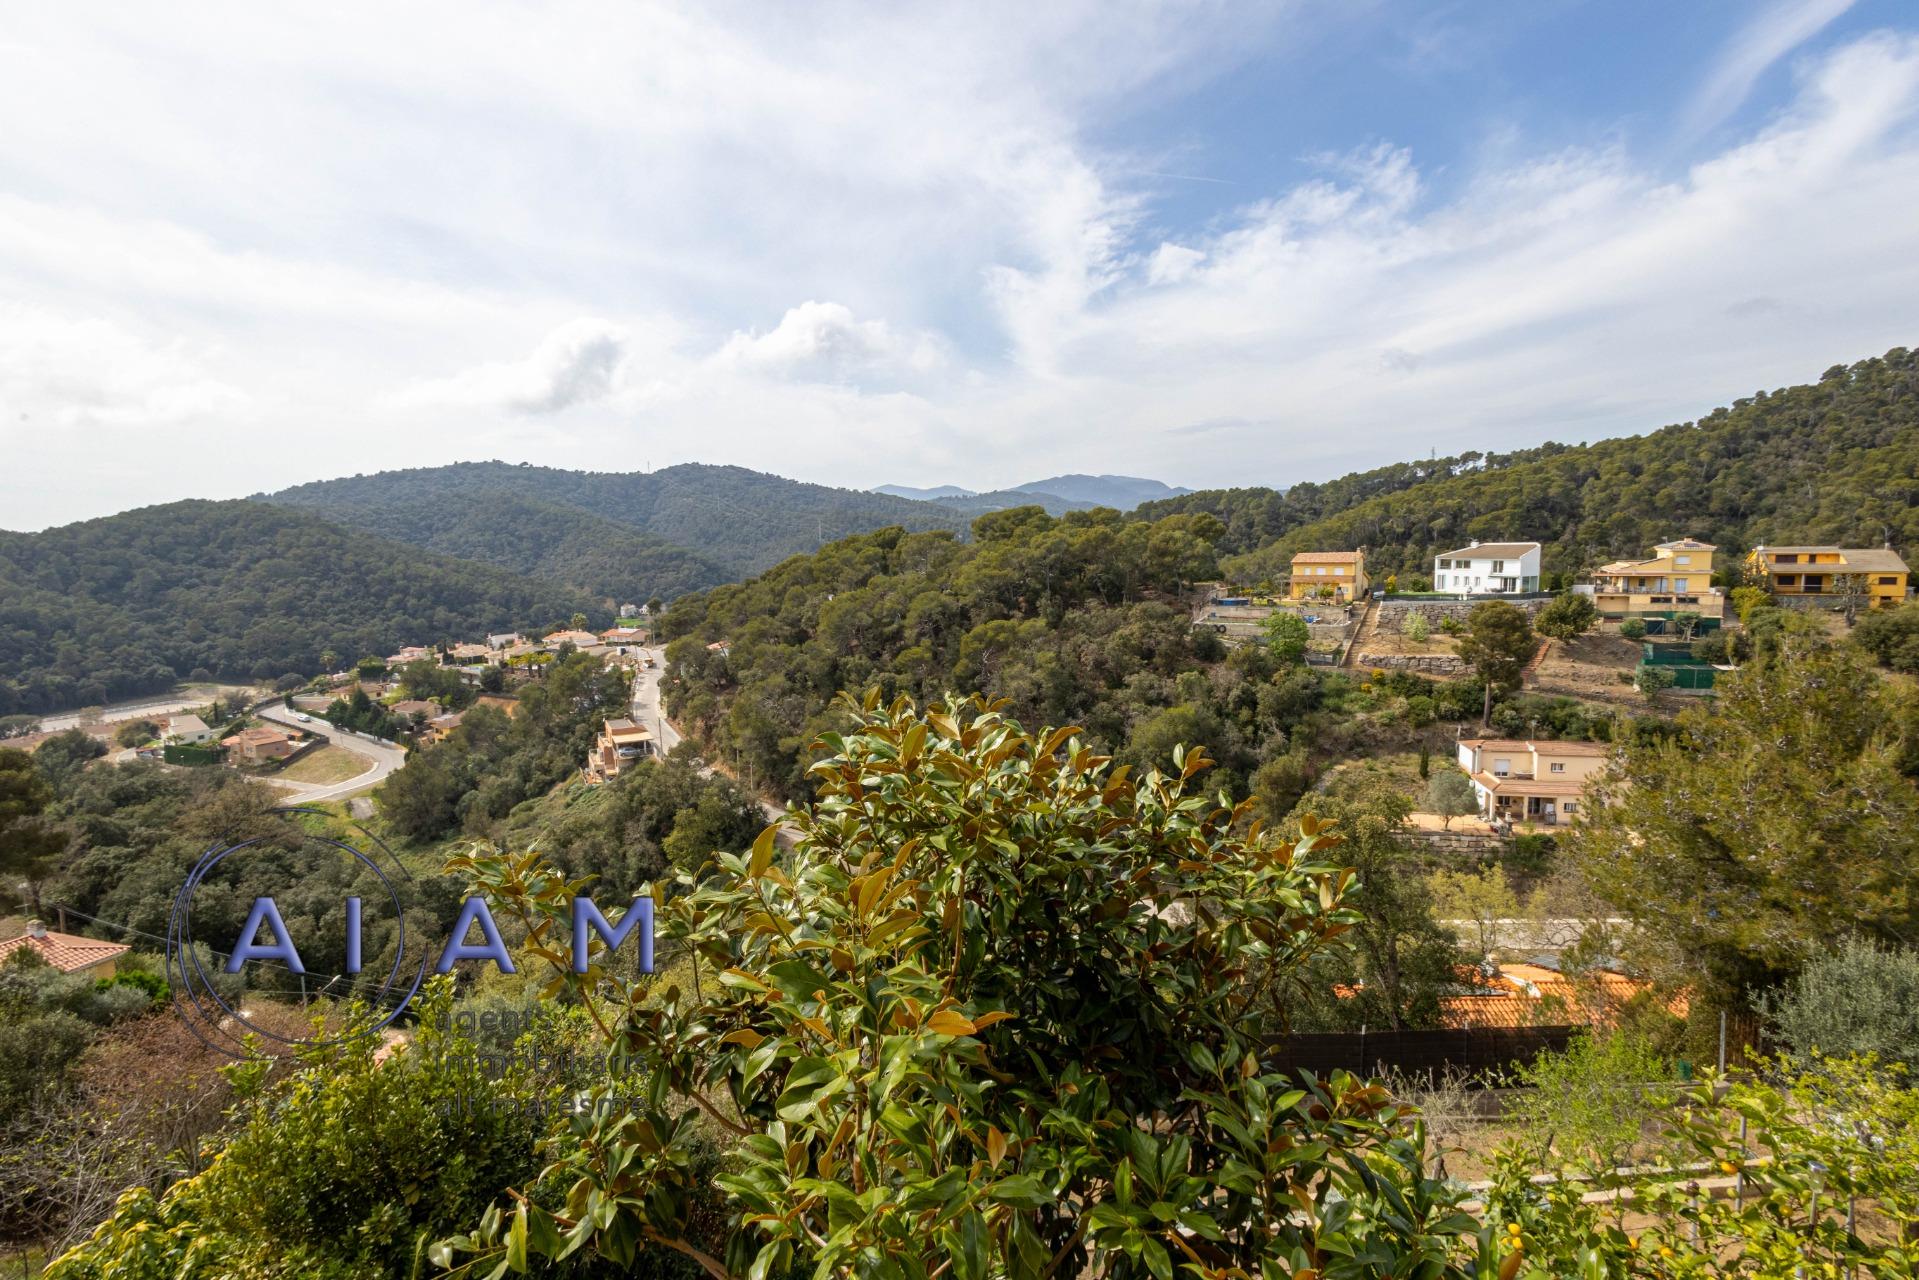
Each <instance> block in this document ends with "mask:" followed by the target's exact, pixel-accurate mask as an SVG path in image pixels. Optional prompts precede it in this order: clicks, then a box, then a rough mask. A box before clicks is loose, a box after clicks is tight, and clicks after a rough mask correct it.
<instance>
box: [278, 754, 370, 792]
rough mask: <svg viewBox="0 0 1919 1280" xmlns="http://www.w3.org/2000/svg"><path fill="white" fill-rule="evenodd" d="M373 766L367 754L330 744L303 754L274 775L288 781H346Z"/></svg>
mask: <svg viewBox="0 0 1919 1280" xmlns="http://www.w3.org/2000/svg"><path fill="white" fill-rule="evenodd" d="M372 767H373V766H372V764H371V762H369V761H368V760H367V758H366V757H365V756H362V755H355V754H354V753H353V752H351V751H348V750H347V749H346V748H345V747H336V746H331V745H329V746H324V747H321V748H319V749H318V750H317V751H314V752H313V753H312V754H310V755H304V756H301V757H300V758H299V759H298V760H295V761H294V762H293V763H292V764H290V765H288V766H287V767H286V768H284V769H282V770H280V772H278V773H276V774H274V775H273V776H274V777H276V778H284V779H286V780H287V781H288V782H314V783H332V782H345V781H346V780H347V779H349V778H357V777H359V776H360V775H361V774H363V773H365V772H366V771H367V770H368V769H370V768H372Z"/></svg>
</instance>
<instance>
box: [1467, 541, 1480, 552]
mask: <svg viewBox="0 0 1919 1280" xmlns="http://www.w3.org/2000/svg"><path fill="white" fill-rule="evenodd" d="M1478 545H1479V539H1478V538H1474V539H1473V540H1472V541H1471V542H1469V543H1467V544H1466V548H1467V550H1469V551H1470V550H1471V549H1472V548H1474V547H1476V546H1478Z"/></svg>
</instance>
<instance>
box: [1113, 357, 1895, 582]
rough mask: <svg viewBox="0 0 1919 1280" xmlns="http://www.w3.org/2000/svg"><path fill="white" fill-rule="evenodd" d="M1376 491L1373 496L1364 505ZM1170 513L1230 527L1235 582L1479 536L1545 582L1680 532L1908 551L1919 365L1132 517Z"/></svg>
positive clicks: (1420, 567) (1867, 368)
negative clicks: (1581, 434)
mask: <svg viewBox="0 0 1919 1280" xmlns="http://www.w3.org/2000/svg"><path fill="white" fill-rule="evenodd" d="M1422 471H1423V472H1425V473H1426V474H1418V473H1419V472H1422ZM1369 482H1370V483H1374V484H1378V485H1380V486H1382V487H1381V488H1380V489H1379V490H1378V491H1377V492H1375V493H1372V494H1367V493H1366V492H1365V488H1366V485H1367V483H1369ZM1329 494H1330V495H1332V496H1333V501H1331V502H1327V501H1326V500H1325V499H1326V498H1327V497H1328V496H1329ZM1295 495H1298V497H1297V499H1296V498H1295ZM1167 509H1176V510H1208V511H1213V512H1214V513H1215V514H1217V515H1219V516H1220V517H1221V518H1222V519H1223V520H1225V521H1226V523H1227V526H1228V536H1227V539H1226V542H1225V549H1227V550H1230V551H1233V552H1239V553H1241V554H1239V555H1237V556H1236V557H1234V558H1232V559H1229V560H1228V562H1227V563H1226V565H1225V568H1226V569H1227V571H1228V572H1229V573H1231V574H1232V575H1233V576H1234V577H1236V578H1238V579H1241V580H1244V581H1257V580H1259V579H1261V578H1265V577H1271V576H1275V575H1278V574H1283V573H1284V572H1285V571H1286V568H1287V565H1288V563H1289V562H1290V560H1291V557H1292V555H1293V553H1294V552H1295V551H1301V550H1308V549H1322V550H1323V549H1341V550H1343V549H1347V548H1352V547H1360V546H1363V547H1366V548H1367V549H1368V550H1369V552H1370V553H1371V554H1370V561H1371V566H1372V568H1373V569H1374V572H1375V575H1376V576H1377V575H1380V574H1385V573H1393V572H1397V573H1429V572H1430V571H1431V566H1432V557H1433V556H1434V555H1435V554H1437V553H1438V552H1440V551H1442V550H1446V549H1448V548H1450V547H1456V546H1461V545H1463V544H1465V543H1466V542H1468V541H1470V540H1471V539H1474V538H1478V539H1480V540H1482V541H1492V540H1498V539H1527V540H1530V541H1537V542H1540V543H1543V544H1545V565H1544V567H1545V569H1546V571H1547V572H1549V573H1575V572H1578V571H1580V570H1582V569H1586V568H1590V567H1592V566H1593V565H1595V564H1598V563H1601V562H1604V561H1606V560H1609V559H1612V558H1614V557H1616V556H1622V555H1631V554H1634V553H1643V552H1644V551H1645V549H1646V548H1647V547H1648V546H1650V545H1651V544H1653V543H1655V542H1660V541H1664V540H1665V539H1668V538H1672V537H1677V536H1680V535H1685V534H1691V535H1694V536H1697V537H1701V538H1704V539H1706V540H1707V541H1708V542H1713V543H1717V544H1718V545H1720V546H1722V547H1725V548H1727V549H1728V550H1731V551H1743V550H1745V549H1746V548H1749V547H1751V546H1753V545H1754V544H1755V543H1759V542H1772V543H1794V542H1834V543H1840V544H1842V545H1847V546H1868V547H1876V546H1879V545H1881V544H1883V543H1886V542H1890V543H1891V544H1892V545H1893V546H1895V547H1897V548H1899V549H1900V550H1901V551H1904V552H1907V553H1908V554H1910V553H1911V552H1913V551H1914V550H1915V549H1919V355H1915V354H1914V353H1913V352H1911V351H1908V350H1906V349H1905V348H1895V349H1894V350H1892V351H1890V352H1888V353H1887V354H1886V355H1885V356H1884V357H1883V358H1879V359H1873V360H1862V361H1860V362H1859V363H1857V364H1855V365H1852V366H1850V367H1846V366H1843V365H1840V366H1834V367H1833V368H1832V369H1829V370H1827V371H1826V373H1825V375H1824V376H1822V377H1821V378H1820V380H1819V381H1818V382H1816V383H1812V384H1809V385H1804V386H1796V387H1786V388H1784V389H1782V390H1779V391H1773V392H1758V393H1755V394H1754V395H1753V396H1752V397H1750V398H1748V399H1744V400H1740V401H1737V402H1735V403H1734V404H1733V405H1732V406H1730V407H1728V408H1721V409H1716V410H1714V411H1713V412H1712V413H1711V414H1710V415H1708V416H1707V417H1705V418H1703V419H1701V420H1700V421H1699V422H1697V423H1687V424H1682V425H1678V426H1671V427H1666V428H1664V429H1663V430H1660V431H1655V432H1653V433H1651V434H1650V435H1645V436H1636V437H1631V438H1627V439H1621V440H1605V441H1601V442H1600V443H1598V444H1593V445H1580V446H1577V447H1568V446H1563V445H1546V446H1543V447H1541V448H1538V449H1532V450H1527V451H1524V452H1522V453H1515V454H1504V455H1486V456H1484V457H1480V458H1474V457H1471V456H1468V457H1465V458H1457V459H1447V460H1443V461H1441V462H1438V463H1431V464H1424V465H1423V466H1420V467H1402V468H1386V469H1384V470H1383V471H1377V472H1369V473H1366V474H1365V475H1362V476H1352V477H1347V478H1346V479H1344V480H1339V481H1334V482H1333V483H1332V484H1330V485H1325V486H1306V485H1300V486H1296V487H1295V488H1294V489H1292V490H1289V491H1288V492H1287V493H1285V494H1284V495H1274V494H1272V493H1271V492H1270V491H1267V490H1227V491H1224V492H1223V493H1212V494H1196V495H1192V496H1190V497H1186V498H1179V499H1174V500H1172V501H1171V502H1170V503H1155V504H1152V505H1151V506H1150V507H1147V508H1143V509H1142V514H1146V515H1150V514H1152V513H1154V512H1157V511H1162V510H1167ZM1262 543H1265V545H1263V546H1262V545H1261V544H1262Z"/></svg>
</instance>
